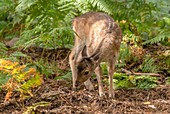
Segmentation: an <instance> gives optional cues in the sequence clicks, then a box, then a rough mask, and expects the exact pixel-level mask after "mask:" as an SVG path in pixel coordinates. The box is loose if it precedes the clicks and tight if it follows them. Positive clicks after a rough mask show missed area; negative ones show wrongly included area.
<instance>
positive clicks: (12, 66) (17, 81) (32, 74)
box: [0, 59, 43, 101]
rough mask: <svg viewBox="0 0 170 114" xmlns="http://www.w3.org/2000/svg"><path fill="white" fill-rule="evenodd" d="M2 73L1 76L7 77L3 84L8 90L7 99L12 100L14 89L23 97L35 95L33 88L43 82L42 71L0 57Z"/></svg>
mask: <svg viewBox="0 0 170 114" xmlns="http://www.w3.org/2000/svg"><path fill="white" fill-rule="evenodd" d="M0 73H1V74H0V77H1V78H3V77H5V78H6V79H3V80H4V81H3V82H2V85H1V88H3V89H6V90H7V94H6V96H5V101H8V100H10V98H11V97H12V95H13V93H14V91H18V92H19V93H20V97H21V99H24V98H27V97H29V96H31V97H33V94H32V92H31V91H32V89H33V88H35V87H37V86H39V85H41V84H42V83H43V79H42V75H41V74H40V73H38V72H37V71H36V70H35V69H34V68H28V67H26V65H20V64H19V63H18V62H11V61H9V60H4V59H0ZM7 80H8V81H7Z"/></svg>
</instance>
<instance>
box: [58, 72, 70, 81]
mask: <svg viewBox="0 0 170 114" xmlns="http://www.w3.org/2000/svg"><path fill="white" fill-rule="evenodd" d="M71 77H72V73H71V72H70V71H69V72H67V73H65V74H63V75H62V76H57V77H55V79H56V80H58V79H65V80H67V79H68V80H71V79H72V78H71Z"/></svg>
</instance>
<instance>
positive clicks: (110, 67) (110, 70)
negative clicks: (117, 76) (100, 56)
mask: <svg viewBox="0 0 170 114" xmlns="http://www.w3.org/2000/svg"><path fill="white" fill-rule="evenodd" d="M115 62H116V59H115V58H114V59H113V60H110V62H109V63H108V67H107V70H108V76H109V97H111V98H114V97H115V93H114V89H113V88H114V84H113V74H114V70H115Z"/></svg>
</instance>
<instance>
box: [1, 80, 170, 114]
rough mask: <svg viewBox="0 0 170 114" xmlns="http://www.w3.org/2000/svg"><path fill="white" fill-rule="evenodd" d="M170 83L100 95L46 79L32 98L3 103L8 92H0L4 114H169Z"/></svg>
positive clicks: (14, 98)
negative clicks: (72, 88) (74, 89)
mask: <svg viewBox="0 0 170 114" xmlns="http://www.w3.org/2000/svg"><path fill="white" fill-rule="evenodd" d="M169 88H170V85H169V86H168V85H166V86H165V85H160V86H159V87H157V88H154V89H150V90H139V89H118V90H115V98H114V99H111V98H108V97H107V95H106V97H102V98H101V97H99V95H98V91H97V88H96V89H95V91H91V92H90V91H88V90H85V89H81V90H78V91H72V90H71V82H70V81H65V80H58V81H56V80H51V79H46V80H45V81H44V84H43V85H41V86H40V87H38V88H36V89H34V91H33V94H34V96H33V97H32V98H28V99H25V100H20V99H19V94H17V93H16V94H15V96H13V98H12V99H11V101H10V102H8V103H5V104H4V103H3V100H4V99H3V98H4V96H5V91H2V92H1V93H0V103H1V104H0V113H1V114H21V113H24V112H25V114H32V113H30V112H35V114H155V113H156V114H168V113H170V89H169Z"/></svg>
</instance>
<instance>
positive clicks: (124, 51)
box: [116, 42, 131, 67]
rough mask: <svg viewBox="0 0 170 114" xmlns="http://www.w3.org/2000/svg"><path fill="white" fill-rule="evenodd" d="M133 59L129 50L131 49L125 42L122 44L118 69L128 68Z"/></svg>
mask: <svg viewBox="0 0 170 114" xmlns="http://www.w3.org/2000/svg"><path fill="white" fill-rule="evenodd" d="M130 59H131V52H130V50H129V47H128V46H127V44H125V42H123V43H122V44H121V48H120V54H119V57H118V64H116V65H117V66H118V67H124V66H126V62H127V61H129V60H130Z"/></svg>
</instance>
